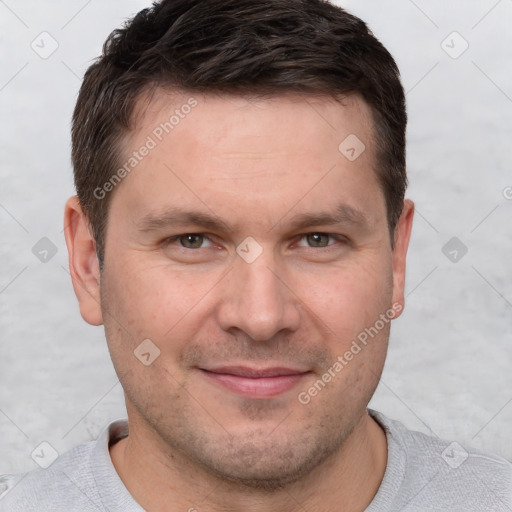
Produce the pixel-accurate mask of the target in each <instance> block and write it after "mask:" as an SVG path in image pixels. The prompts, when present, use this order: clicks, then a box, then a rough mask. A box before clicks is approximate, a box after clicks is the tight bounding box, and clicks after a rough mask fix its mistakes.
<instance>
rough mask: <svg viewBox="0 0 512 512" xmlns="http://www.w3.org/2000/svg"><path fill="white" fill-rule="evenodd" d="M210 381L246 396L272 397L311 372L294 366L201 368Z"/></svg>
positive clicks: (297, 382) (292, 386)
mask: <svg viewBox="0 0 512 512" xmlns="http://www.w3.org/2000/svg"><path fill="white" fill-rule="evenodd" d="M200 370H201V373H202V374H203V375H204V376H205V377H206V378H207V379H208V380H209V381H210V382H213V383H215V384H217V385H219V386H221V387H223V388H224V389H228V390H229V391H231V392H234V393H236V394H238V395H241V396H243V397H246V398H253V399H265V398H272V397H275V396H278V395H281V394H283V393H285V392H286V391H289V390H290V389H292V388H294V387H295V386H297V385H298V384H299V382H300V381H301V380H302V379H303V378H304V377H306V376H307V375H309V374H310V372H309V371H304V370H297V369H293V368H283V367H275V368H264V369H258V368H249V367H245V366H229V367H228V366H225V367H219V368H212V369H209V370H207V369H204V368H200Z"/></svg>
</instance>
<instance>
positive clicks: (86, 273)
mask: <svg viewBox="0 0 512 512" xmlns="http://www.w3.org/2000/svg"><path fill="white" fill-rule="evenodd" d="M64 233H65V237H66V245H67V248H68V255H69V256H68V260H69V272H70V274H71V280H72V282H73V289H74V290H75V295H76V297H77V299H78V303H79V306H80V313H81V315H82V318H83V319H84V320H85V321H86V322H87V323H89V324H91V325H101V324H103V318H102V314H101V304H100V269H99V263H98V257H97V255H96V242H95V241H94V238H93V237H92V235H91V234H90V232H89V228H88V223H87V218H86V217H85V214H84V212H83V211H82V208H81V206H80V203H79V201H78V197H77V196H73V197H70V198H69V199H68V201H67V202H66V207H65V213H64Z"/></svg>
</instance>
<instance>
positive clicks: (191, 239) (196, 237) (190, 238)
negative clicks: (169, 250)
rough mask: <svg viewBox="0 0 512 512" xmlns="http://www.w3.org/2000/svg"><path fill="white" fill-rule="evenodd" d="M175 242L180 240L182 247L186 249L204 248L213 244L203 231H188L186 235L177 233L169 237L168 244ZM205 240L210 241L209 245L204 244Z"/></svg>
mask: <svg viewBox="0 0 512 512" xmlns="http://www.w3.org/2000/svg"><path fill="white" fill-rule="evenodd" d="M173 242H178V243H179V245H181V247H184V248H185V249H202V248H203V247H209V246H211V245H212V244H211V242H210V240H209V239H208V237H207V236H206V235H203V234H202V233H186V234H184V235H177V236H174V237H172V238H169V239H168V240H167V241H166V244H167V245H169V244H171V243H173ZM204 242H208V245H206V246H203V243H204Z"/></svg>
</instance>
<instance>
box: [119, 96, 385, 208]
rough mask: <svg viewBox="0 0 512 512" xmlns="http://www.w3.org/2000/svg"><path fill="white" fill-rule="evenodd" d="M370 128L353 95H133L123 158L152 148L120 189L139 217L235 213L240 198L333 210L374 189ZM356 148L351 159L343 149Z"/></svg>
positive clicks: (375, 191) (368, 116)
mask: <svg viewBox="0 0 512 512" xmlns="http://www.w3.org/2000/svg"><path fill="white" fill-rule="evenodd" d="M372 132H373V128H372V116H371V111H370V109H369V107H368V105H367V104H366V103H365V102H364V101H363V100H362V99H361V98H360V97H359V96H356V95H349V96H345V97H344V98H342V99H341V100H340V101H336V100H335V99H333V98H330V97H326V96H312V95H301V94H287V95H279V96H274V97H267V98H265V99H262V98H256V97H247V96H245V97H242V96H232V95H231V96H230V95H211V94H210V95H204V94H194V93H189V92H176V91H172V92H169V91H165V90H157V91H154V92H153V94H152V95H151V96H146V97H144V98H141V99H140V101H139V104H138V106H137V110H136V114H135V116H134V123H133V129H132V132H131V134H130V136H129V137H128V138H127V139H126V140H125V144H124V160H127V159H129V158H130V155H132V154H133V152H139V153H141V152H142V149H144V148H145V147H150V148H151V149H150V150H147V149H146V150H144V153H145V156H144V157H143V158H141V159H140V161H138V162H137V165H136V168H134V170H132V171H131V172H130V173H129V176H127V178H125V179H124V180H123V183H122V184H121V186H120V188H122V189H125V191H124V192H121V195H124V196H125V199H126V200H128V201H129V202H130V204H131V205H132V211H133V212H134V213H137V212H140V214H141V215H142V214H144V215H146V214H147V213H148V210H153V211H156V210H164V209H165V208H167V207H169V206H172V207H175V206H176V204H177V203H179V202H180V201H181V202H183V203H187V202H188V203H190V202H195V203H197V204H199V205H201V203H203V204H202V205H201V206H206V205H215V208H216V210H217V211H218V210H219V209H220V208H221V204H222V203H223V204H222V207H223V208H224V210H225V212H227V211H230V213H232V214H233V216H236V215H237V214H240V215H241V214H242V209H240V208H239V206H240V205H239V204H238V202H239V201H241V200H242V199H243V198H246V199H247V200H249V199H250V201H251V205H253V206H254V207H257V206H259V207H262V206H264V205H266V204H268V205H270V204H274V206H275V205H277V204H278V203H280V204H281V207H282V208H281V211H279V212H277V211H276V212H275V216H276V217H282V214H283V211H282V209H286V208H288V209H290V208H293V207H294V204H297V203H298V201H300V203H301V206H303V207H305V208H306V209H308V211H310V212H311V211H313V210H314V209H315V207H318V206H323V207H324V206H328V205H329V204H331V206H332V207H333V208H334V207H335V205H338V204H340V199H343V197H341V196H343V195H345V199H347V198H350V196H352V198H353V199H354V201H356V200H357V199H358V198H357V197H354V196H357V195H358V194H359V196H360V197H359V198H360V199H365V198H366V199H368V196H371V195H372V194H373V195H374V196H375V195H376V194H379V192H380V191H379V187H378V186H376V178H375V173H374V172H373V166H374V157H373V153H374V149H373V148H374V144H373V140H372ZM347 140H348V141H349V142H348V143H347V144H348V146H353V148H351V147H345V146H347V144H346V143H345V141H347ZM354 144H355V145H354ZM358 144H359V145H358ZM361 147H362V148H364V151H362V153H361V154H360V155H356V156H357V158H348V157H349V156H353V154H352V155H351V154H350V153H349V154H348V155H347V154H344V153H343V151H345V150H346V149H349V150H350V149H353V150H354V151H357V152H359V151H361ZM352 153H353V152H352ZM117 192H120V191H116V194H117ZM330 196H332V197H330ZM319 202H320V204H319ZM345 202H347V201H345ZM171 203H173V204H171ZM321 203H323V204H321ZM349 206H350V204H349ZM317 209H318V208H317ZM247 213H248V214H249V213H250V212H247ZM295 213H296V212H295Z"/></svg>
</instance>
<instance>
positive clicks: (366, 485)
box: [110, 412, 387, 512]
mask: <svg viewBox="0 0 512 512" xmlns="http://www.w3.org/2000/svg"><path fill="white" fill-rule="evenodd" d="M162 443H163V441H161V440H156V439H154V438H153V437H151V436H147V435H145V433H144V431H143V430H142V429H141V428H138V423H136V422H135V423H133V422H130V434H129V436H128V437H126V438H124V439H122V440H121V441H119V442H118V443H116V444H115V445H113V446H111V447H110V455H111V458H112V463H113V465H114V467H115V469H116V471H117V473H118V474H119V476H120V478H121V480H122V481H123V483H124V485H125V486H126V488H127V489H128V491H129V492H130V493H131V494H132V496H133V497H134V499H135V500H136V501H137V502H138V503H139V504H140V505H141V506H142V507H143V508H144V509H145V510H148V511H151V512H153V511H155V512H156V511H160V510H162V511H163V510H168V509H169V506H171V505H172V508H173V509H175V510H184V511H185V510H188V511H190V512H194V510H197V512H203V511H208V512H221V511H222V512H242V511H243V512H256V511H258V512H271V511H275V510H280V511H281V512H295V511H302V510H308V511H310V512H327V511H331V510H345V511H350V512H359V511H364V510H365V509H366V508H367V506H368V505H369V504H370V503H371V501H372V499H373V497H374V496H375V494H376V493H377V490H378V488H379V486H380V483H381V481H382V478H383V477H384V472H385V469H386V463H387V441H386V435H385V433H384V431H383V430H382V428H381V427H380V425H379V424H378V423H377V422H376V421H375V420H374V419H373V418H372V417H371V416H370V415H369V414H368V413H367V412H365V413H364V414H363V415H362V416H361V418H360V419H359V421H358V422H357V424H356V425H355V427H354V428H353V430H352V432H351V433H350V434H349V436H348V437H347V438H346V439H345V442H344V443H343V445H342V446H341V447H340V449H339V450H338V451H337V452H336V453H335V454H333V456H331V457H330V458H329V459H327V460H326V461H324V462H323V463H322V464H321V465H319V466H317V467H316V468H315V469H314V470H313V471H312V472H311V473H309V474H308V475H307V476H306V477H305V478H303V479H301V480H300V481H297V482H295V483H292V484H290V485H288V486H286V487H284V488H281V489H278V490H272V491H271V492H265V491H262V490H254V489H249V488H247V487H242V486H240V485H239V484H235V483H231V482H228V481H225V480H219V479H218V478H217V477H216V476H214V475H212V474H211V473H209V472H208V471H207V470H205V469H204V468H202V467H197V466H196V465H194V463H193V462H191V461H190V460H187V459H186V458H184V457H182V455H181V454H179V453H177V452H172V453H169V449H168V447H166V446H165V447H164V446H162Z"/></svg>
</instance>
